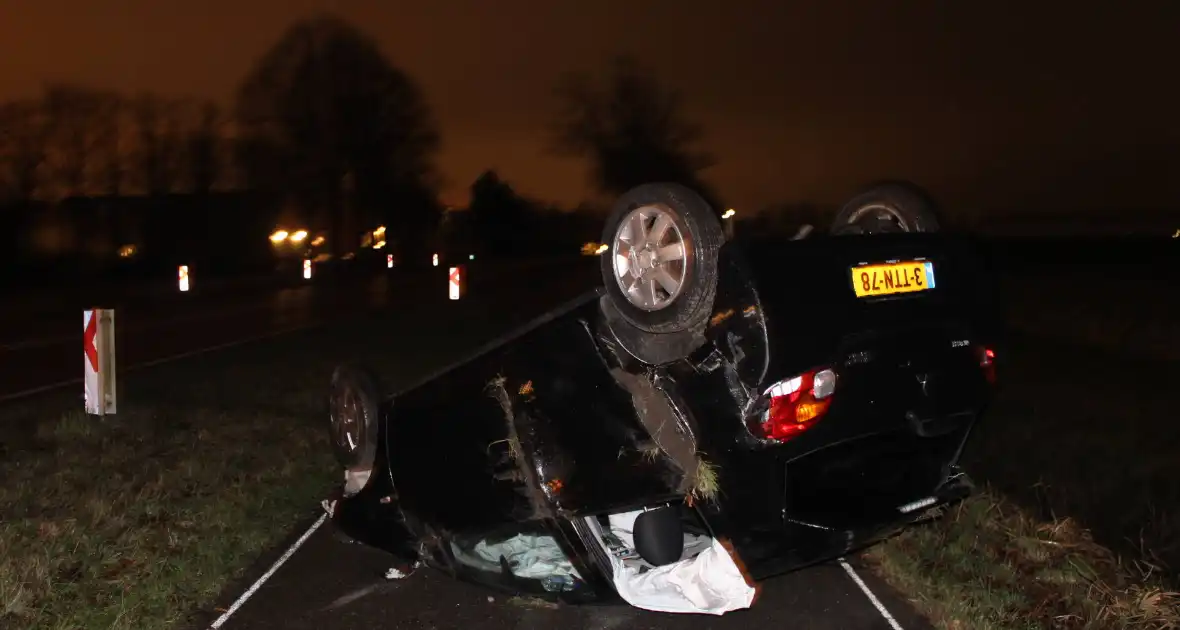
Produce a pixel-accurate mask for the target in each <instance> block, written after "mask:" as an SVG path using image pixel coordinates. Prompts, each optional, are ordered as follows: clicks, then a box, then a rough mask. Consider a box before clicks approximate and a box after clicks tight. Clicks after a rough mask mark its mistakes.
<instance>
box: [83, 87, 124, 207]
mask: <svg viewBox="0 0 1180 630" xmlns="http://www.w3.org/2000/svg"><path fill="white" fill-rule="evenodd" d="M95 101H96V102H95V107H94V112H93V116H92V118H91V121H90V122H91V132H90V133H91V137H92V138H93V144H92V145H91V147H90V159H89V160H88V164H87V167H88V169H87V170H88V172H89V175H88V176H87V179H88V180H89V182H91V183H90V184H89V186H88V189H89V190H91V191H92V192H95V193H97V194H102V195H111V196H118V195H120V194H122V193H123V192H124V187H125V186H124V184H125V180H126V177H127V171H128V169H129V168H130V163H129V158H128V155H127V147H128V139H127V137H126V134H127V132H128V131H130V129H131V126H130V124H129V120H128V116H127V114H128V112H127V103H126V101H125V100H124V99H123V97H122V96H120V95H118V94H115V93H104V94H100V95H97V96H96V98H95Z"/></svg>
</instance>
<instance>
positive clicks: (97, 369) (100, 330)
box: [82, 308, 116, 417]
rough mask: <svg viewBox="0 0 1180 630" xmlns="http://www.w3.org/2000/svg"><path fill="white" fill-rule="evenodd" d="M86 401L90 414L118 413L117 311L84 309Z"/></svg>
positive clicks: (83, 338) (83, 385) (83, 383)
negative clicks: (116, 372) (116, 364)
mask: <svg viewBox="0 0 1180 630" xmlns="http://www.w3.org/2000/svg"><path fill="white" fill-rule="evenodd" d="M82 361H83V364H84V366H85V367H84V368H83V371H82V400H83V406H84V408H85V410H86V413H88V414H90V415H94V416H99V417H102V416H106V415H108V414H110V415H114V413H115V391H116V390H115V311H114V310H113V309H107V308H94V309H90V310H86V311H82Z"/></svg>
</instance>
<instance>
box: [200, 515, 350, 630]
mask: <svg viewBox="0 0 1180 630" xmlns="http://www.w3.org/2000/svg"><path fill="white" fill-rule="evenodd" d="M327 519H328V515H327V514H320V517H319V518H318V519H316V522H314V523H312V524H311V527H309V528H307V531H305V532H303V535H302V536H300V537H299V540H296V541H295V543H294V544H292V545H291V546H290V547H288V548H287V550H286V551H284V552H283V555H282V556H279V559H278V560H275V563H274V564H272V565H270V568H269V569H267V570H266V573H263V574H262V577H260V578H258V580H257V581H255V582H254V583H253V584H251V585H250V588H248V589H246V592H245V593H242V595H241V597H238V600H237V601H235V602H234V603H233V605H232V606H230V607H229V609H228V610H226V611H225V612H223V613H221V616H220V617H218V618H217V620H216V621H214V622H213V623H212V624H211V625H210V626H209V630H217V628H220V627H221V626H222V625H224V624H225V622H226V621H229V618H230V615H233V614H234V613H235V612H237V611H238V609H239V608H241V607H242V604H245V603H246V600H248V599H250V597H251V596H253V595H254V593H255V591H257V590H258V588H259V587H260V586H262V584H263V583H264V582H266V581H267V580H269V579H270V576H272V575H274V573H275V571H278V570H279V567H281V566H283V563H284V562H286V561H287V560H289V559H290V558H291V556H293V555H295V551H296V550H297V549H299V548H300V547H301V546H303V543H304V542H306V541H307V539H308V538H311V535H312V534H314V533H315V530H317V529H319V528H320V525H323V524H324V521H326V520H327Z"/></svg>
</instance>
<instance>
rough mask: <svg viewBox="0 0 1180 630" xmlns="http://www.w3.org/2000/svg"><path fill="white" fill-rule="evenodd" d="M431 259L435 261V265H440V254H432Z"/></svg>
mask: <svg viewBox="0 0 1180 630" xmlns="http://www.w3.org/2000/svg"><path fill="white" fill-rule="evenodd" d="M430 261H431V262H433V263H434V266H435V267H437V266H438V254H435V255H433V256H431V257H430Z"/></svg>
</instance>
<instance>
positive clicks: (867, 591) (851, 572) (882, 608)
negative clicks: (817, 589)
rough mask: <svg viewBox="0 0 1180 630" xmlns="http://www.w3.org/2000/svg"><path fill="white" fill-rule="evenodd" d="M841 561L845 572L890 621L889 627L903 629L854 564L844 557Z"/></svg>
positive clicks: (895, 629) (896, 629) (894, 629)
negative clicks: (861, 576) (853, 566)
mask: <svg viewBox="0 0 1180 630" xmlns="http://www.w3.org/2000/svg"><path fill="white" fill-rule="evenodd" d="M839 562H840V566H841V567H844V572H845V573H847V574H848V577H850V578H852V581H853V582H856V585H857V586H858V587H860V592H862V593H864V594H865V597H867V598H869V603H870V604H872V605H873V607H874V608H876V609H877V612H879V613H881V616H882V617H884V618H885V621H887V622H888V623H889V627H890V628H893V630H903V629H902V627H901V624H899V623H897V619H894V618H893V615H892V614H890V613H889V609H887V608H885V604H882V603H881V600H879V599H877V596H876V595H875V594H873V591H872V590H871V589H869V585H868V584H865V581H864V580H862V579H861V578H860V575H859V574H857V572H856V569H853V568H852V565H850V564H848V561H846V560H845V559H844V558H840V560H839Z"/></svg>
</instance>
